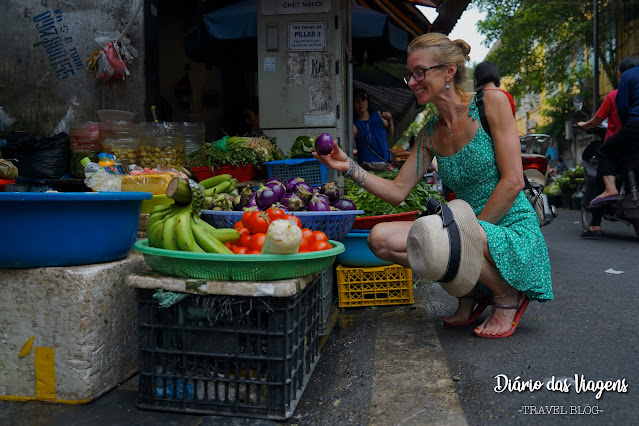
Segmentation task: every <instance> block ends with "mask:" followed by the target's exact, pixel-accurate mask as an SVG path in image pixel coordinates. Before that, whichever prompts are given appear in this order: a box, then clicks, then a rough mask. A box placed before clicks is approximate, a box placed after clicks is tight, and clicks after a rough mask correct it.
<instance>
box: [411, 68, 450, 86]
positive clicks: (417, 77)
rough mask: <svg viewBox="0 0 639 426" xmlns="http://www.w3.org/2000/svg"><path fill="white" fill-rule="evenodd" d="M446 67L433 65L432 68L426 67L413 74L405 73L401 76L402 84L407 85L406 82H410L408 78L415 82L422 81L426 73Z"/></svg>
mask: <svg viewBox="0 0 639 426" xmlns="http://www.w3.org/2000/svg"><path fill="white" fill-rule="evenodd" d="M445 66H446V65H444V64H439V65H433V66H432V67H426V68H423V69H420V70H415V71H413V72H407V73H404V74H402V78H403V79H404V83H406V84H408V82H409V81H410V78H411V77H413V78H414V79H415V81H422V80H423V79H425V78H426V73H427V72H428V71H430V70H434V69H436V68H442V67H445Z"/></svg>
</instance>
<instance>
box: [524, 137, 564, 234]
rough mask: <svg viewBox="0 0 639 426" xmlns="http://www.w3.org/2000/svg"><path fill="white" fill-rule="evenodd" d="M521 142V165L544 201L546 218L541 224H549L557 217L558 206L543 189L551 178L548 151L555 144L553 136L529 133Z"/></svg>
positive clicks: (531, 184)
mask: <svg viewBox="0 0 639 426" xmlns="http://www.w3.org/2000/svg"><path fill="white" fill-rule="evenodd" d="M519 141H520V143H521V165H522V167H523V169H524V175H525V176H526V179H528V182H530V186H531V187H532V188H533V189H535V191H536V192H538V193H539V194H541V197H542V199H543V202H544V220H543V222H542V223H541V226H545V225H548V224H549V223H551V222H552V220H553V219H554V218H556V217H557V208H556V207H555V206H553V205H550V203H549V202H548V196H546V194H543V190H544V188H545V187H546V184H547V183H548V180H549V175H550V168H549V167H548V158H547V157H546V151H547V150H548V148H549V147H551V146H553V145H554V142H553V140H552V138H551V137H550V136H549V135H544V134H538V133H534V134H529V135H525V136H521V137H520V138H519Z"/></svg>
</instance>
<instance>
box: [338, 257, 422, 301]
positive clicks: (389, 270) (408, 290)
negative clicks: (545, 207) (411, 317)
mask: <svg viewBox="0 0 639 426" xmlns="http://www.w3.org/2000/svg"><path fill="white" fill-rule="evenodd" d="M335 270H336V272H337V293H338V296H339V307H340V308H347V307H357V306H373V305H403V304H411V303H414V300H413V274H412V271H411V270H410V268H405V267H403V266H401V265H389V266H380V267H370V268H347V267H344V266H342V265H337V267H336V268H335Z"/></svg>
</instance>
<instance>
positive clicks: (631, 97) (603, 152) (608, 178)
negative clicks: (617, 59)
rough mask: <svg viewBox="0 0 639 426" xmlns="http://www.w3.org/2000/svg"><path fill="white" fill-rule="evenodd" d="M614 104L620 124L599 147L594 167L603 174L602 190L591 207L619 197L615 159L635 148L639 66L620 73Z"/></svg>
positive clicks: (637, 145) (638, 122)
mask: <svg viewBox="0 0 639 426" xmlns="http://www.w3.org/2000/svg"><path fill="white" fill-rule="evenodd" d="M615 105H616V106H617V113H618V114H619V118H620V119H621V124H622V127H621V129H620V130H619V131H618V132H617V133H615V134H614V135H612V136H610V137H609V138H608V140H607V141H606V143H604V144H603V145H601V147H600V148H599V154H600V158H599V168H598V170H599V173H600V174H601V175H602V176H603V181H604V186H605V189H604V192H602V193H601V194H599V195H598V196H596V197H595V198H593V200H592V201H591V202H590V206H591V207H595V206H597V205H599V204H602V203H605V202H606V201H610V200H615V199H616V198H617V197H619V190H618V189H617V185H616V179H615V175H616V171H617V166H618V164H619V161H620V160H621V159H622V158H625V157H627V156H628V155H630V154H633V153H635V152H636V151H639V66H635V67H634V68H630V69H629V70H627V71H625V72H624V73H623V74H622V75H621V79H620V81H619V88H618V90H617V99H616V100H615Z"/></svg>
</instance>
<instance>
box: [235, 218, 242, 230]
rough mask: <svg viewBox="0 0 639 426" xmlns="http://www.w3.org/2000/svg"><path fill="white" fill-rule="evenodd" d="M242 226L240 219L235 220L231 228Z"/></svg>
mask: <svg viewBox="0 0 639 426" xmlns="http://www.w3.org/2000/svg"><path fill="white" fill-rule="evenodd" d="M242 226H244V225H243V224H242V221H241V220H238V221H237V222H235V225H233V229H237V228H241V227H242Z"/></svg>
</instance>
